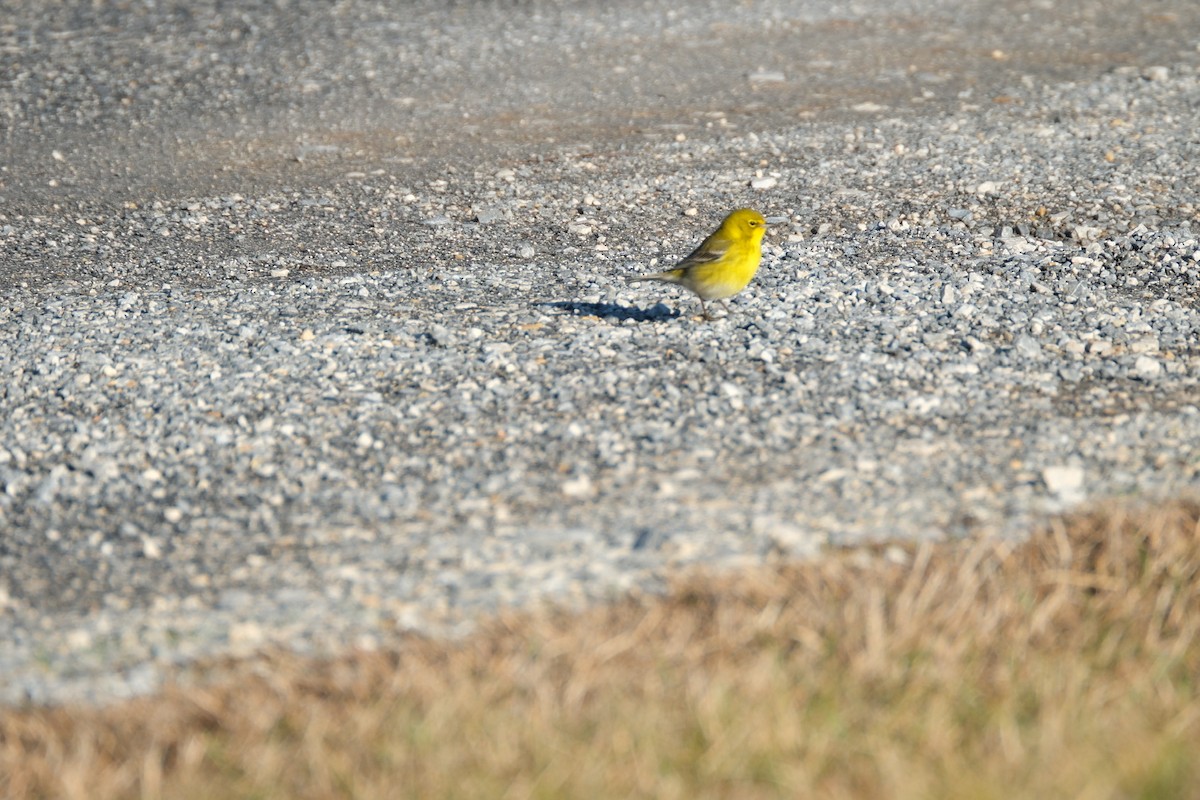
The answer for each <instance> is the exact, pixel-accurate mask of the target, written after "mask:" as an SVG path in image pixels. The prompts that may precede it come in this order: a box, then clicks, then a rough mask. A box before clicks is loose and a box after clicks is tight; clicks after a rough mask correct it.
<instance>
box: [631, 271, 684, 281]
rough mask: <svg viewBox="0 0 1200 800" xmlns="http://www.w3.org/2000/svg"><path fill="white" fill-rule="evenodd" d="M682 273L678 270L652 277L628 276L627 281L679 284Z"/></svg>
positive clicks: (658, 273) (653, 274) (652, 275)
mask: <svg viewBox="0 0 1200 800" xmlns="http://www.w3.org/2000/svg"><path fill="white" fill-rule="evenodd" d="M679 273H680V271H679V270H677V269H669V270H667V271H666V272H655V273H652V274H650V275H626V276H625V280H626V281H628V282H629V283H637V282H638V281H666V282H667V283H677V282H678V281H679Z"/></svg>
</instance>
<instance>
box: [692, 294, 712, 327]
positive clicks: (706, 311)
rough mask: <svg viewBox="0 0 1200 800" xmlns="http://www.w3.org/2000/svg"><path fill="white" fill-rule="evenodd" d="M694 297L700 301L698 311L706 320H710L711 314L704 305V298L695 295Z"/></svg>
mask: <svg viewBox="0 0 1200 800" xmlns="http://www.w3.org/2000/svg"><path fill="white" fill-rule="evenodd" d="M696 299H697V300H699V301H700V313H701V314H703V315H704V318H705V319H706V320H708V321H709V322H712V315H711V314H709V313H708V308H707V307H706V306H705V305H704V298H703V297H697V298H696Z"/></svg>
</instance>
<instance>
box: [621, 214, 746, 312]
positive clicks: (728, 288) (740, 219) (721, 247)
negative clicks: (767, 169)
mask: <svg viewBox="0 0 1200 800" xmlns="http://www.w3.org/2000/svg"><path fill="white" fill-rule="evenodd" d="M766 232H767V221H766V220H765V219H763V215H762V214H760V213H758V212H757V211H755V210H754V209H752V208H739V209H738V210H737V211H734V212H733V213H732V214H730V215H729V216H728V217H726V218H725V220H724V222H722V223H721V227H719V228H717V229H716V230H715V231H714V232H713V233H712V234H711V235H710V236H709V237H708V238H707V239H705V240H704V241H703V242H701V243H700V246H699V247H697V248H696V249H695V250H693V251H692V254H691V255H690V256H688V257H687V258H685V259H684V260H683V261H680V262H679V263H678V264H676V265H675V266H674V267H673V268H671V269H668V270H665V271H664V272H656V273H654V274H653V275H626V276H625V280H627V281H629V282H630V283H634V282H635V281H662V282H663V283H676V284H679V285H680V286H682V287H684V288H685V289H690V290H691V291H692V292H694V293H695V295H696V296H697V297H699V298H700V311H701V312H703V314H704V318H705V319H712V317H710V316H709V315H708V308H706V307H705V305H704V301H705V300H724V299H725V298H726V297H733V296H734V295H735V294H737V293H738V292H740V291H741V290H742V289H745V288H746V285H747V284H748V283H750V279H751V278H753V277H754V273H755V272H757V271H758V262H759V261H761V260H762V240H763V234H764V233H766Z"/></svg>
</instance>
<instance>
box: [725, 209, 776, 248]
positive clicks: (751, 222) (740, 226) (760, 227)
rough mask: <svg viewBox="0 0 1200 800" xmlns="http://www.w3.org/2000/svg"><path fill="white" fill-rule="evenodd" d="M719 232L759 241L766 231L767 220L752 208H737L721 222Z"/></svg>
mask: <svg viewBox="0 0 1200 800" xmlns="http://www.w3.org/2000/svg"><path fill="white" fill-rule="evenodd" d="M721 232H722V233H724V234H726V235H727V236H729V237H730V238H732V239H737V240H741V241H745V240H747V239H749V240H752V241H755V242H761V241H762V237H763V234H764V233H766V232H767V220H766V219H765V218H764V217H763V215H762V214H760V213H758V212H757V211H755V210H754V209H752V208H739V209H738V210H737V211H734V212H733V213H732V214H730V215H729V216H728V217H726V218H725V221H724V222H722V223H721Z"/></svg>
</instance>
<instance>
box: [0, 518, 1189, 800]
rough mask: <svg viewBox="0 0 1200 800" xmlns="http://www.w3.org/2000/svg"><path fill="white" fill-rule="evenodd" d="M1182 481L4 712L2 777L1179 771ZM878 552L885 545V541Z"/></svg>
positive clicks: (444, 781) (465, 790)
mask: <svg viewBox="0 0 1200 800" xmlns="http://www.w3.org/2000/svg"><path fill="white" fill-rule="evenodd" d="M1198 534H1200V504H1196V503H1192V502H1178V503H1173V504H1167V505H1164V506H1162V507H1157V508H1149V509H1141V510H1138V511H1136V512H1134V511H1129V510H1128V509H1125V510H1122V509H1120V508H1110V509H1107V510H1104V511H1098V512H1096V513H1093V514H1090V515H1086V516H1080V517H1076V518H1073V519H1071V520H1067V521H1064V522H1063V523H1061V524H1058V525H1055V526H1054V527H1053V528H1052V529H1051V530H1049V531H1046V532H1044V533H1043V534H1039V535H1038V536H1035V537H1034V538H1033V539H1032V540H1031V541H1030V542H1028V543H1026V544H1022V545H1019V546H1013V545H1005V544H1000V543H995V542H966V543H956V544H944V545H937V546H931V545H923V546H920V547H916V546H913V547H908V546H904V545H901V546H898V548H897V547H893V548H875V549H871V550H860V551H855V552H845V553H837V554H834V555H833V556H831V557H830V558H828V559H826V560H823V561H822V563H819V564H811V565H789V566H782V567H779V568H777V569H771V570H762V571H759V572H756V573H754V574H748V575H739V576H736V577H731V578H729V577H727V578H692V579H690V580H688V581H687V582H685V583H683V584H681V585H680V586H679V587H678V588H677V590H676V591H675V592H674V593H673V594H672V596H671V597H669V598H667V599H657V598H637V599H631V600H628V601H625V602H621V603H619V604H617V605H614V606H611V607H608V608H603V609H598V610H594V611H590V612H587V613H584V614H582V615H578V614H574V615H573V614H567V613H562V612H560V613H544V614H538V615H533V616H510V617H506V618H503V619H500V620H497V621H495V622H494V623H493V624H491V625H490V626H489V627H488V629H487V630H485V631H483V632H481V633H480V634H478V635H476V636H474V637H472V638H471V639H469V640H468V641H466V642H463V643H460V644H457V645H446V644H440V643H437V642H429V641H421V640H414V641H412V642H410V643H409V644H408V645H406V646H405V647H404V648H403V649H402V651H401V652H399V653H388V654H367V655H355V656H350V657H346V658H342V659H338V660H335V661H331V662H320V663H313V662H309V661H304V660H301V659H298V658H294V657H288V656H283V655H279V656H273V657H271V658H270V659H268V660H265V661H259V662H256V663H252V664H242V665H230V666H229V667H228V668H227V669H225V670H223V671H222V672H221V676H222V677H220V679H219V680H217V682H215V683H213V684H212V685H209V686H207V687H206V688H202V689H195V688H188V689H185V688H177V689H172V690H170V691H167V692H165V693H164V694H162V695H160V696H157V697H153V698H147V699H143V700H138V701H135V702H129V703H125V704H122V705H119V706H116V707H112V708H108V709H102V710H88V709H78V708H75V709H68V708H58V709H22V710H10V711H8V712H6V713H4V714H3V717H2V718H0V794H2V795H3V796H5V797H12V798H22V797H79V798H107V797H170V798H231V797H254V798H292V797H361V798H385V797H386V798H391V797H421V798H438V797H447V798H448V797H455V798H457V797H486V798H507V797H513V798H517V797H544V798H559V797H579V798H597V797H626V796H636V797H656V798H660V797H661V798H672V797H678V798H692V797H739V798H740V797H746V798H756V797H814V796H819V797H823V798H841V797H845V798H858V797H863V798H876V797H896V798H908V797H912V798H932V797H953V798H1011V797H1031V798H1047V797H1068V796H1069V797H1080V798H1126V797H1130V798H1133V797H1142V798H1172V797H1180V798H1182V797H1200V700H1198V698H1197V681H1198V680H1200V643H1198V642H1197V639H1196V633H1197V626H1198V625H1200V580H1198V574H1197V570H1198V569H1200V535H1198ZM898 556H902V557H898Z"/></svg>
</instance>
